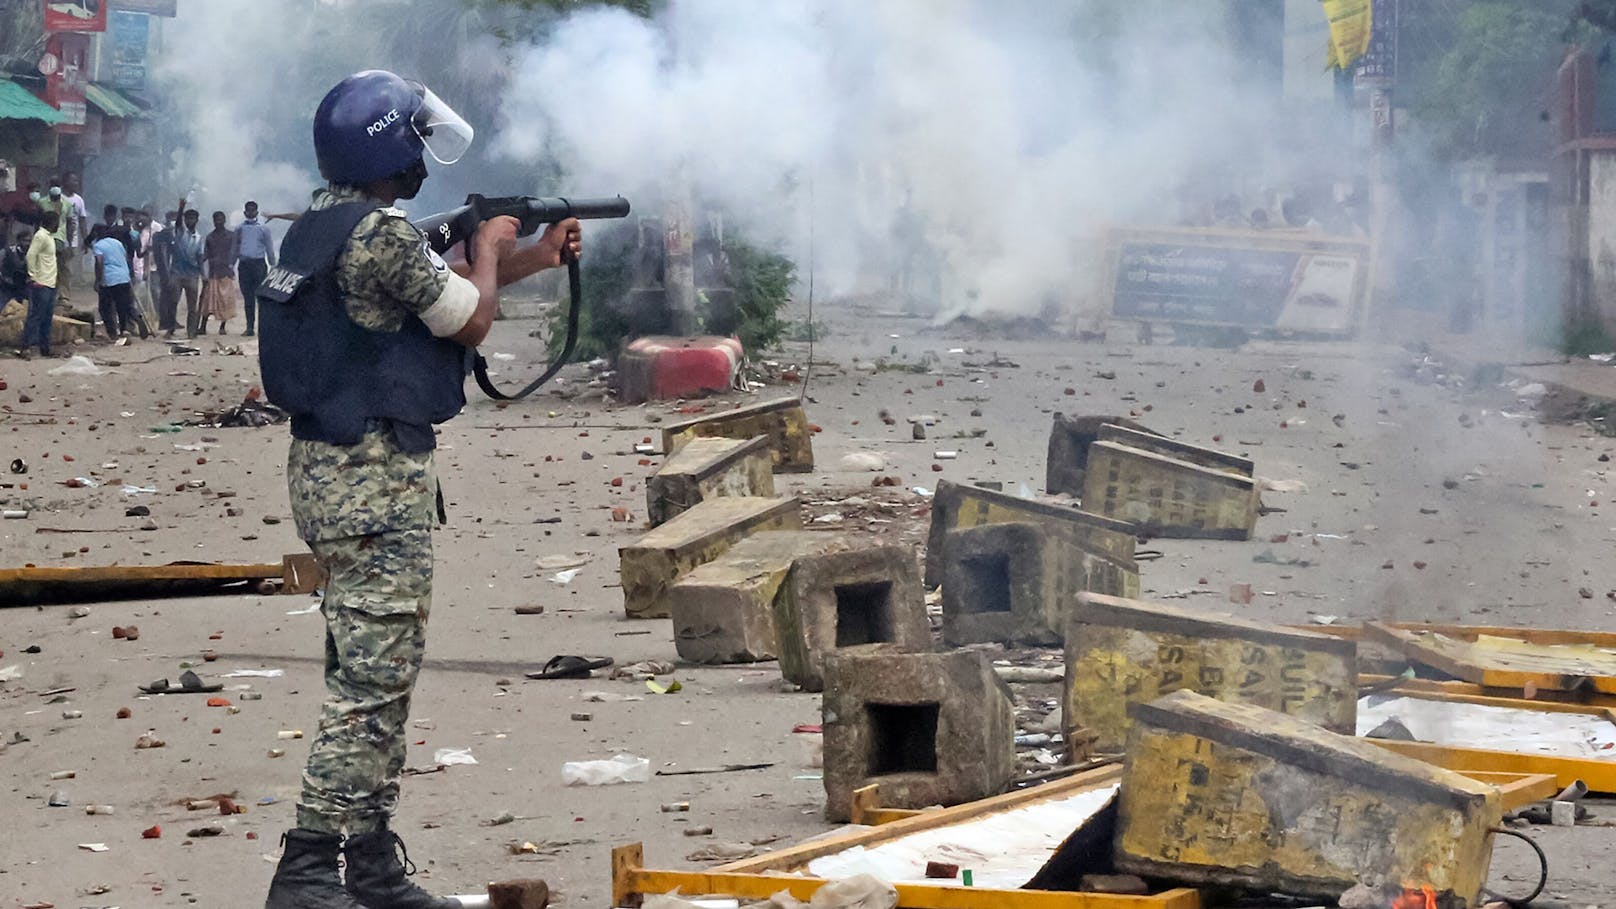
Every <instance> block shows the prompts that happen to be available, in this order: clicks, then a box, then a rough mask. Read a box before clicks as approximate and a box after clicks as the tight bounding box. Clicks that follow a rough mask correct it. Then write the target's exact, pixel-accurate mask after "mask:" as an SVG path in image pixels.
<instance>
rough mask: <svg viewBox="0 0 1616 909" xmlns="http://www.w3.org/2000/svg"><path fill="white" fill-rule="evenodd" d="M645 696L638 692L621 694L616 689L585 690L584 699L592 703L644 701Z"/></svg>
mask: <svg viewBox="0 0 1616 909" xmlns="http://www.w3.org/2000/svg"><path fill="white" fill-rule="evenodd" d="M643 700H645V698H643V697H640V696H639V695H637V694H620V693H618V692H616V691H587V692H584V701H585V702H586V703H590V704H610V703H618V702H621V701H643Z"/></svg>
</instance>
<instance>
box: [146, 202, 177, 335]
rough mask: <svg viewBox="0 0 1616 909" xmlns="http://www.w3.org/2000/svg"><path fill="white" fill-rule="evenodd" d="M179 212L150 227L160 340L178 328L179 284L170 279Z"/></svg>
mask: <svg viewBox="0 0 1616 909" xmlns="http://www.w3.org/2000/svg"><path fill="white" fill-rule="evenodd" d="M179 217H180V216H179V212H175V211H170V212H167V213H165V214H164V215H163V223H161V224H153V225H152V239H151V254H152V268H153V269H154V270H155V271H156V272H157V329H158V331H161V332H162V333H163V340H165V341H167V340H172V339H173V338H174V332H175V331H176V330H178V329H179V322H178V321H177V320H176V318H175V311H176V310H178V309H179V305H180V285H179V281H178V280H177V279H176V278H175V276H174V237H175V235H176V233H177V232H178V224H179Z"/></svg>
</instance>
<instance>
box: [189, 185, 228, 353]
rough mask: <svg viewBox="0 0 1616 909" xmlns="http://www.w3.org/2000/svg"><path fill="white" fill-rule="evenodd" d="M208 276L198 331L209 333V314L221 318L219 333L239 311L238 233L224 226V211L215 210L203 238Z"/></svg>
mask: <svg viewBox="0 0 1616 909" xmlns="http://www.w3.org/2000/svg"><path fill="white" fill-rule="evenodd" d="M202 259H203V264H204V266H205V268H206V271H207V280H205V281H204V282H203V283H202V319H201V321H199V322H198V323H197V333H198V334H204V335H205V334H207V333H208V317H209V316H215V317H217V318H218V320H219V334H221V335H222V334H224V326H225V323H226V322H228V321H230V317H231V316H233V315H235V314H236V234H235V232H234V231H232V230H230V229H229V228H227V227H225V226H224V212H222V211H216V212H214V213H213V230H211V231H209V232H208V236H207V238H206V239H205V240H203V241H202Z"/></svg>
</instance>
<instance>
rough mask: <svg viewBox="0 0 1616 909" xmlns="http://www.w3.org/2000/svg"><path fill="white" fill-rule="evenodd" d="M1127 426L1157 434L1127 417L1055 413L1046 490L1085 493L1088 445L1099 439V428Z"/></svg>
mask: <svg viewBox="0 0 1616 909" xmlns="http://www.w3.org/2000/svg"><path fill="white" fill-rule="evenodd" d="M1106 425H1112V426H1126V427H1128V428H1130V429H1135V430H1138V431H1139V432H1141V433H1147V434H1150V435H1155V433H1152V432H1151V431H1150V430H1149V429H1146V428H1145V427H1144V426H1141V425H1140V424H1138V423H1135V422H1134V421H1133V420H1130V419H1128V418H1127V417H1114V416H1077V417H1069V416H1067V415H1065V414H1062V413H1058V414H1055V420H1054V425H1053V426H1051V427H1050V430H1049V450H1048V455H1047V457H1046V459H1045V461H1044V491H1045V492H1047V493H1049V494H1050V495H1057V494H1060V493H1065V494H1066V495H1070V496H1079V497H1080V496H1082V495H1083V475H1084V474H1085V473H1086V472H1087V471H1088V463H1089V446H1090V445H1093V444H1094V443H1095V442H1097V441H1099V438H1100V427H1102V426H1106Z"/></svg>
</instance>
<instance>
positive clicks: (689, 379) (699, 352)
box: [617, 335, 745, 404]
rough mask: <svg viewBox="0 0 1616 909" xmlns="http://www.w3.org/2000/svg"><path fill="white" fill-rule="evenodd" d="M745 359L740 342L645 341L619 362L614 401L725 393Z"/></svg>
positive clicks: (637, 341) (627, 348) (625, 349)
mask: <svg viewBox="0 0 1616 909" xmlns="http://www.w3.org/2000/svg"><path fill="white" fill-rule="evenodd" d="M744 356H745V354H744V353H743V351H742V350H741V342H740V339H739V338H721V337H712V336H705V337H677V336H675V337H668V336H663V335H646V336H643V337H639V338H635V339H634V340H632V341H630V342H628V343H627V344H625V345H623V349H622V351H621V352H620V353H619V354H618V357H617V384H618V398H619V399H620V400H622V401H623V402H624V403H626V404H638V403H640V402H641V401H672V400H674V399H675V398H693V397H696V396H697V395H700V394H702V393H704V392H710V391H725V390H727V389H730V388H733V387H734V385H735V373H736V370H737V369H738V368H739V367H740V364H741V359H742V357H744Z"/></svg>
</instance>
